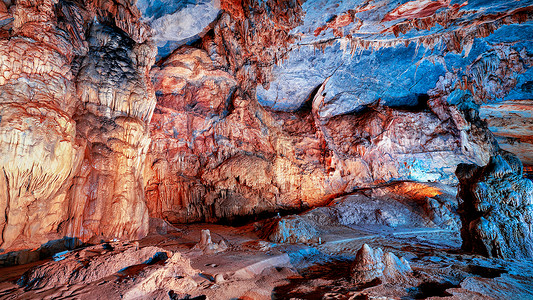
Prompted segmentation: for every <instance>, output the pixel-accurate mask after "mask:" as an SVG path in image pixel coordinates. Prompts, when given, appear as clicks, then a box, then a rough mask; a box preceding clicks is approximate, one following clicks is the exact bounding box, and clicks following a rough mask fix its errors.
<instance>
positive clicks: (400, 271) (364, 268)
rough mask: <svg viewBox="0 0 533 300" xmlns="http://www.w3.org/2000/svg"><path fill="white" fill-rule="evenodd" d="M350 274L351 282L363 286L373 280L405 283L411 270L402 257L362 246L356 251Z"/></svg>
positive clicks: (365, 245)
mask: <svg viewBox="0 0 533 300" xmlns="http://www.w3.org/2000/svg"><path fill="white" fill-rule="evenodd" d="M352 272H353V276H352V280H353V282H354V283H356V284H363V283H367V282H370V281H372V280H374V279H380V280H382V281H385V282H401V281H405V280H407V276H408V275H410V273H411V272H412V270H411V266H410V265H409V262H407V261H406V260H405V259H404V258H403V257H402V258H398V257H397V256H396V255H394V254H392V253H390V252H385V253H384V252H383V250H381V248H376V249H372V248H371V247H370V246H368V245H367V244H364V245H363V246H362V247H361V249H359V251H357V255H356V257H355V261H354V263H353V266H352Z"/></svg>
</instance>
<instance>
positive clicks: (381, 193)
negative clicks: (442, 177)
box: [328, 182, 461, 230]
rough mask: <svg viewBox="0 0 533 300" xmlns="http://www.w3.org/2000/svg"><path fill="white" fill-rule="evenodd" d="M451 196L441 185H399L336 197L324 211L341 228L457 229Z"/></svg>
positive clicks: (457, 224) (457, 218) (455, 211)
mask: <svg viewBox="0 0 533 300" xmlns="http://www.w3.org/2000/svg"><path fill="white" fill-rule="evenodd" d="M455 195H456V193H454V192H453V191H448V190H447V189H446V187H445V186H443V185H440V186H439V185H435V184H427V183H425V184H424V183H415V182H401V183H394V184H390V185H388V186H383V187H377V188H373V189H368V190H365V191H360V192H356V193H353V194H351V195H347V196H343V197H339V198H336V199H334V200H333V201H332V202H331V203H330V204H329V207H328V209H330V210H331V211H332V214H333V215H335V217H334V219H336V220H337V221H338V222H339V223H340V224H343V225H352V224H354V225H385V226H391V227H438V228H439V227H440V228H445V229H449V230H459V229H460V227H461V223H460V220H459V216H458V215H457V201H456V200H455Z"/></svg>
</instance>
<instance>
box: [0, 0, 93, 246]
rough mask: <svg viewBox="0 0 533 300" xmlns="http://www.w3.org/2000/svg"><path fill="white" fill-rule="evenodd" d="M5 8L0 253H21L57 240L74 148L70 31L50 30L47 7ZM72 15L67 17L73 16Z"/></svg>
mask: <svg viewBox="0 0 533 300" xmlns="http://www.w3.org/2000/svg"><path fill="white" fill-rule="evenodd" d="M38 2H39V3H34V2H33V1H18V2H17V3H16V4H15V5H11V6H10V9H9V10H8V11H4V12H3V14H5V15H7V16H6V19H5V21H6V22H7V23H5V25H4V26H3V27H2V35H1V36H2V39H1V40H0V65H1V66H0V68H1V75H0V131H1V140H0V157H1V158H0V168H1V170H2V172H1V173H2V176H0V177H1V179H0V210H1V211H2V212H5V213H2V217H0V218H1V220H0V230H1V232H2V235H1V237H0V249H10V248H14V249H23V248H30V247H35V246H38V245H40V244H42V243H45V242H47V241H48V240H51V239H55V238H59V237H61V235H60V234H57V231H59V226H60V224H61V222H62V221H65V220H66V219H67V218H68V215H67V208H68V188H69V186H70V184H71V182H72V178H73V176H74V174H75V173H76V172H77V170H78V169H79V158H80V156H81V155H82V153H83V147H82V142H81V141H79V140H77V139H76V123H75V122H74V120H73V119H72V115H73V112H74V108H75V106H76V97H75V88H76V87H75V85H74V82H73V81H72V80H73V78H74V71H73V70H72V68H71V63H72V60H73V57H74V56H75V55H80V54H83V53H84V52H86V51H87V47H86V45H84V44H83V43H79V41H78V39H77V37H76V35H75V34H76V32H67V31H64V30H62V28H61V27H62V26H61V25H64V26H67V25H66V24H68V18H67V20H65V22H64V23H62V24H56V26H48V24H54V23H53V21H54V19H55V17H56V15H55V6H54V5H55V4H56V3H55V1H38ZM76 13H77V11H76V10H74V11H73V15H74V16H76Z"/></svg>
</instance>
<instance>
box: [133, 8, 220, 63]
mask: <svg viewBox="0 0 533 300" xmlns="http://www.w3.org/2000/svg"><path fill="white" fill-rule="evenodd" d="M137 7H138V8H139V10H140V11H141V13H142V15H143V18H144V19H145V21H146V22H148V24H150V27H151V28H152V31H153V33H154V35H153V40H154V42H155V43H156V45H157V47H158V50H159V51H158V55H159V57H164V56H167V55H168V54H170V53H171V52H172V51H173V50H175V49H176V48H178V47H179V46H181V45H183V44H186V43H187V42H190V41H192V40H194V39H198V38H199V37H200V35H202V33H205V31H206V30H207V28H208V26H209V24H210V23H212V22H213V21H214V20H215V19H216V17H217V16H218V14H219V12H220V4H217V1H213V0H180V1H170V0H155V1H152V0H140V1H137Z"/></svg>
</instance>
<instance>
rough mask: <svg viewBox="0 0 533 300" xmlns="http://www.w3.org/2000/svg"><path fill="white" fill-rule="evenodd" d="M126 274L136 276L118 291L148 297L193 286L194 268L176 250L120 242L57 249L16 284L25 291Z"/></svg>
mask: <svg viewBox="0 0 533 300" xmlns="http://www.w3.org/2000/svg"><path fill="white" fill-rule="evenodd" d="M141 270H142V271H141ZM130 274H135V275H136V276H137V278H136V280H135V284H127V285H126V286H127V289H126V290H125V291H123V292H122V294H121V295H120V296H121V298H124V299H139V297H148V295H151V294H152V293H155V292H156V291H162V292H163V293H164V294H167V293H168V292H169V291H171V290H176V291H179V292H188V291H190V290H191V289H193V288H195V287H196V286H197V284H196V282H195V281H194V280H193V279H192V278H191V277H192V276H194V275H196V274H197V270H195V269H193V268H192V267H191V262H190V261H189V259H187V258H184V257H183V256H182V255H181V254H180V253H179V252H176V253H172V252H169V251H167V250H164V249H162V248H158V247H144V248H139V245H138V243H133V244H130V243H123V242H113V243H105V244H100V245H96V246H90V247H86V248H83V249H79V250H76V251H73V252H67V253H61V254H60V255H57V256H56V257H54V261H50V262H47V263H45V264H42V265H39V266H37V267H34V268H32V269H30V270H28V271H27V272H26V273H24V275H23V276H22V277H21V278H20V280H19V281H18V284H19V285H21V286H23V287H24V289H25V290H26V291H29V290H50V289H54V288H58V287H61V286H66V285H69V286H73V285H80V284H83V285H90V284H92V283H95V282H98V281H99V280H101V279H103V278H105V277H109V276H111V275H115V276H117V277H121V276H129V275H130ZM84 297H87V296H84Z"/></svg>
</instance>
